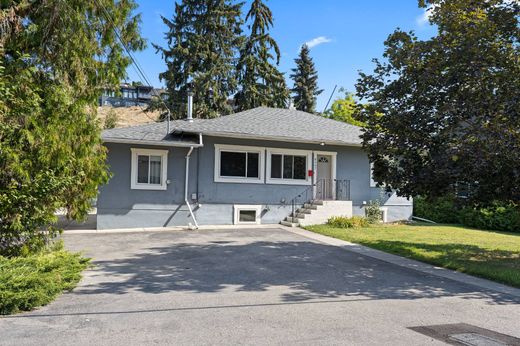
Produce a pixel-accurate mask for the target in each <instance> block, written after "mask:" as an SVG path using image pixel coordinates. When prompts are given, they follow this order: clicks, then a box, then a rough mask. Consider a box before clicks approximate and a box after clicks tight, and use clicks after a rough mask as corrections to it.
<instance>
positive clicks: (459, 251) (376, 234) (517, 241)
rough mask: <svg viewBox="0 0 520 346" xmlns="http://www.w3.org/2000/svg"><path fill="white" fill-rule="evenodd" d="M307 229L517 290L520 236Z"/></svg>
mask: <svg viewBox="0 0 520 346" xmlns="http://www.w3.org/2000/svg"><path fill="white" fill-rule="evenodd" d="M306 229H308V230H309V231H313V232H316V233H319V234H323V235H327V236H330V237H334V238H338V239H343V240H347V241H350V242H353V243H358V244H362V245H366V246H368V247H371V248H374V249H378V250H382V251H386V252H390V253H393V254H396V255H400V256H403V257H408V258H412V259H416V260H419V261H423V262H427V263H431V264H434V265H437V266H442V267H445V268H450V269H454V270H458V271H460V272H464V273H468V274H472V275H475V276H480V277H483V278H487V279H490V280H494V281H498V282H502V283H505V284H508V285H511V286H515V287H520V234H515V233H499V232H490V231H480V230H475V229H469V228H464V227H458V226H452V225H429V224H417V225H375V226H371V227H368V228H348V229H341V228H333V227H331V226H328V225H316V226H308V227H306Z"/></svg>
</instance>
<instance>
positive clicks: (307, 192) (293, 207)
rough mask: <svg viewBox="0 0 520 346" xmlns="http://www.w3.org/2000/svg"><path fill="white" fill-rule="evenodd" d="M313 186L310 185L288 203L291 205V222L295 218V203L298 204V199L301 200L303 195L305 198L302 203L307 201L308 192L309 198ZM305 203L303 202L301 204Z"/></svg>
mask: <svg viewBox="0 0 520 346" xmlns="http://www.w3.org/2000/svg"><path fill="white" fill-rule="evenodd" d="M314 186H315V185H314V184H311V185H310V186H308V187H307V188H306V189H305V190H303V191H302V192H300V193H299V194H297V195H296V196H294V197H293V198H292V199H291V201H290V203H291V207H292V208H291V209H292V212H291V221H294V218H295V217H296V203H297V202H298V198H301V197H302V196H303V195H304V194H305V198H304V201H308V200H309V199H308V197H309V192H311V196H313V195H312V190H313V189H314ZM303 203H305V202H303Z"/></svg>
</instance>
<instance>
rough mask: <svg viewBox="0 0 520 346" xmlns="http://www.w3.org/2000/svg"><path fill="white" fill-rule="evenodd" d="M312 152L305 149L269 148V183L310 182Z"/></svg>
mask: <svg viewBox="0 0 520 346" xmlns="http://www.w3.org/2000/svg"><path fill="white" fill-rule="evenodd" d="M310 163H311V153H310V152H308V151H303V150H283V151H282V149H268V155H267V165H268V174H269V176H268V183H271V184H296V185H298V184H308V183H310V179H309V177H308V176H307V171H308V170H310V169H311V168H310Z"/></svg>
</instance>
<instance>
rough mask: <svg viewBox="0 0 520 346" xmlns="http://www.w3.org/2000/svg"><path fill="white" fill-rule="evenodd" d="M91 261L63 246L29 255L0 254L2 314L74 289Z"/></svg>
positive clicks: (23, 308)
mask: <svg viewBox="0 0 520 346" xmlns="http://www.w3.org/2000/svg"><path fill="white" fill-rule="evenodd" d="M88 261H89V259H86V258H83V257H81V255H80V254H77V253H70V252H68V251H65V250H64V249H63V246H62V245H58V246H56V247H54V248H52V249H49V250H46V251H42V252H40V253H38V254H33V255H29V256H26V257H12V258H6V257H2V256H0V315H7V314H12V313H16V312H19V311H27V310H31V309H33V308H35V307H37V306H41V305H45V304H48V303H49V302H51V301H52V300H53V299H55V298H56V296H58V295H59V294H60V293H61V292H63V291H64V290H72V289H73V288H74V287H75V286H76V284H77V283H78V281H79V280H80V279H81V272H82V271H83V270H84V269H85V268H86V267H87V265H88Z"/></svg>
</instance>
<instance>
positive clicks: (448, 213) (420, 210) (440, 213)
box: [413, 197, 461, 223]
mask: <svg viewBox="0 0 520 346" xmlns="http://www.w3.org/2000/svg"><path fill="white" fill-rule="evenodd" d="M457 210H458V208H457V203H456V201H455V198H454V197H442V198H436V199H427V198H425V197H415V198H414V200H413V214H414V215H415V216H418V217H422V218H423V219H428V220H432V221H435V222H439V223H461V222H460V218H459V215H458V212H457Z"/></svg>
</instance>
